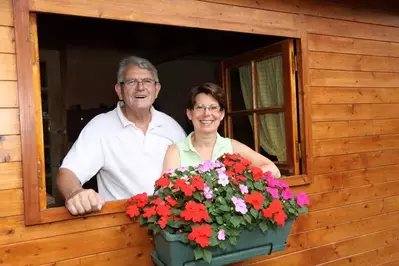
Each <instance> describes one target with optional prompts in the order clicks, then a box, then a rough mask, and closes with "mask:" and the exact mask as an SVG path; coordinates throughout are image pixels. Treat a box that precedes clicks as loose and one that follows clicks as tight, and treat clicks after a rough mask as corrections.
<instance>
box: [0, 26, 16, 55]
mask: <svg viewBox="0 0 399 266" xmlns="http://www.w3.org/2000/svg"><path fill="white" fill-rule="evenodd" d="M0 53H15V40H14V28H13V27H5V26H0Z"/></svg>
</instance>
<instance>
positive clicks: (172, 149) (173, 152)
mask: <svg viewBox="0 0 399 266" xmlns="http://www.w3.org/2000/svg"><path fill="white" fill-rule="evenodd" d="M179 167H180V155H179V150H178V148H177V145H176V144H173V145H171V146H169V147H168V149H167V150H166V153H165V158H164V160H163V166H162V173H165V172H166V171H167V170H169V169H173V170H174V169H176V168H179Z"/></svg>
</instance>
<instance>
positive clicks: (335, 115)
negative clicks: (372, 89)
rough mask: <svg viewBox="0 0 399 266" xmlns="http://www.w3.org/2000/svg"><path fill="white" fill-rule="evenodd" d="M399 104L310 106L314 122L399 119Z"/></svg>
mask: <svg viewBox="0 0 399 266" xmlns="http://www.w3.org/2000/svg"><path fill="white" fill-rule="evenodd" d="M398 108H399V104H397V103H393V104H334V105H321V104H314V105H312V119H313V121H314V122H316V121H345V120H365V119H390V118H399V112H398V111H397V110H399V109H398Z"/></svg>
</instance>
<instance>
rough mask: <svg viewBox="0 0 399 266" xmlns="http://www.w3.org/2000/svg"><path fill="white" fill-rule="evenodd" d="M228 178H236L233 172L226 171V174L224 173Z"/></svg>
mask: <svg viewBox="0 0 399 266" xmlns="http://www.w3.org/2000/svg"><path fill="white" fill-rule="evenodd" d="M224 173H225V174H226V175H227V176H228V177H230V178H232V177H234V173H233V172H231V171H226V172H224Z"/></svg>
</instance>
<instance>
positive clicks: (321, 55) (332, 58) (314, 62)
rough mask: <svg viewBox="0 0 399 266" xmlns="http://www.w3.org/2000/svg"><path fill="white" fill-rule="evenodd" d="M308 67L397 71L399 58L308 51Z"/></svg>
mask: <svg viewBox="0 0 399 266" xmlns="http://www.w3.org/2000/svg"><path fill="white" fill-rule="evenodd" d="M309 67H310V68H313V69H331V70H349V71H351V70H354V71H373V72H395V73H398V72H399V58H397V57H386V56H369V55H351V54H338V53H331V52H311V53H309Z"/></svg>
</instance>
